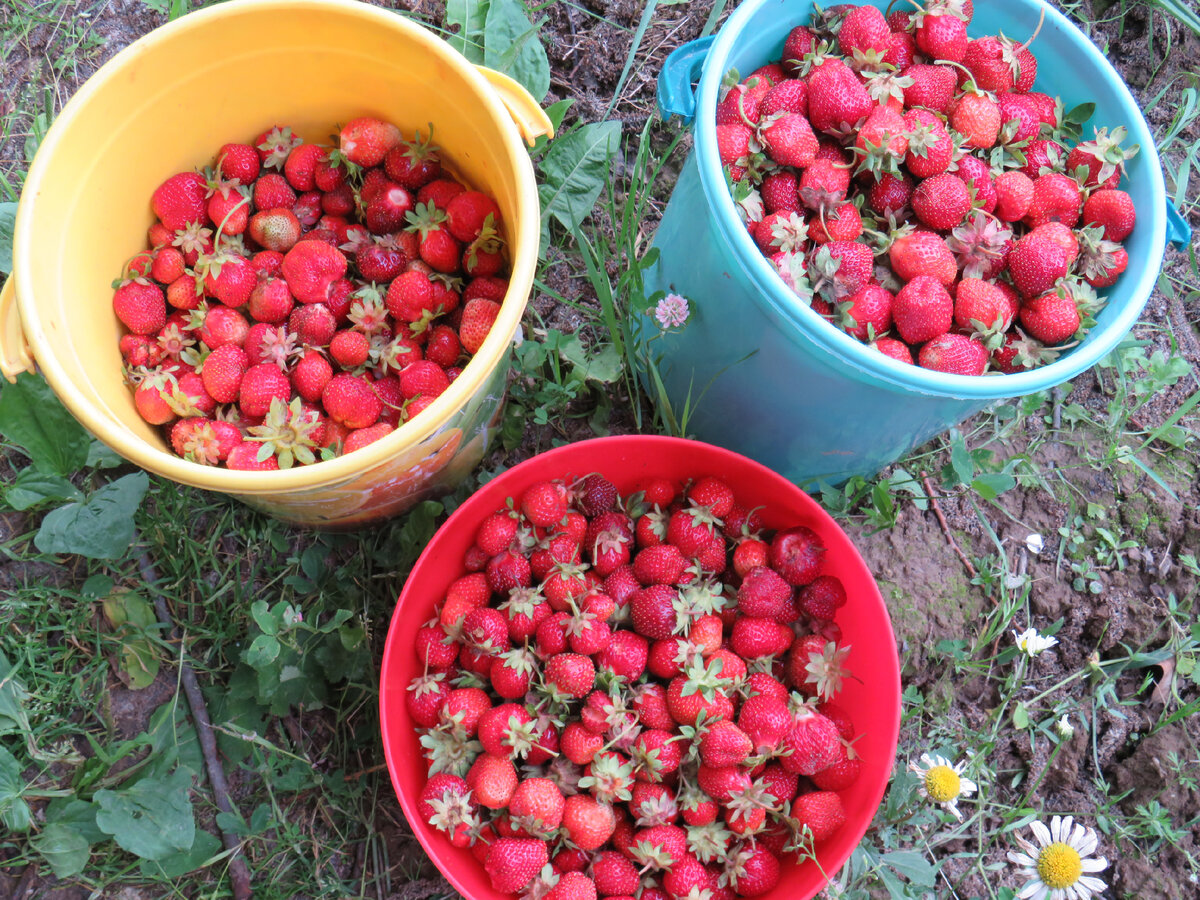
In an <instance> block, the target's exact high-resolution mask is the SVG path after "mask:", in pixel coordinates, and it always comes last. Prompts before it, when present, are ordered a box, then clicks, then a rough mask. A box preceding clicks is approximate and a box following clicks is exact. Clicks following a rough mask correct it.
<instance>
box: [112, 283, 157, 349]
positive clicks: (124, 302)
mask: <svg viewBox="0 0 1200 900" xmlns="http://www.w3.org/2000/svg"><path fill="white" fill-rule="evenodd" d="M117 285H119V286H117V287H116V290H115V291H114V292H113V312H115V313H116V314H117V318H118V319H120V320H121V324H122V325H124V326H125V327H126V328H128V329H129V330H130V331H131V332H133V333H134V334H141V335H149V334H156V333H157V332H159V331H161V330H162V328H163V326H164V325H166V322H167V301H166V296H165V295H164V294H163V291H162V288H160V287H159V286H158V285H156V284H151V283H150V282H149V281H148V280H146V279H145V278H141V277H138V278H133V279H128V280H125V281H118V282H117Z"/></svg>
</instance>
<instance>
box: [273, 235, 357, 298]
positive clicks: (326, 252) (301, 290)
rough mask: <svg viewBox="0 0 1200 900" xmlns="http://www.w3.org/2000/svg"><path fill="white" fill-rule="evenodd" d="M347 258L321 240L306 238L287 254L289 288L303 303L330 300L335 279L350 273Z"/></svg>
mask: <svg viewBox="0 0 1200 900" xmlns="http://www.w3.org/2000/svg"><path fill="white" fill-rule="evenodd" d="M346 267H347V264H346V257H345V256H343V255H342V253H341V252H340V251H339V250H337V249H336V248H334V247H331V246H329V245H328V244H325V243H322V242H320V241H302V242H301V243H298V244H296V245H295V246H293V247H292V249H290V250H289V251H288V252H287V254H286V255H285V256H284V257H283V266H282V273H283V277H284V279H285V280H286V281H287V286H288V290H290V291H291V292H292V296H294V297H295V298H296V299H297V300H298V301H299V302H301V303H321V302H324V301H326V300H328V299H329V298H330V296H331V293H332V286H333V284H334V282H336V281H337V280H338V279H340V278H341V277H342V276H343V275H345V274H346Z"/></svg>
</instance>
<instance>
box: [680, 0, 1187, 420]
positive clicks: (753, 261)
mask: <svg viewBox="0 0 1200 900" xmlns="http://www.w3.org/2000/svg"><path fill="white" fill-rule="evenodd" d="M779 2H780V0H747V2H745V3H743V4H742V5H741V6H739V7H738V8H737V9H736V10H735V11H734V12H733V14H732V15H731V16H730V17H729V19H728V20H727V21H726V22H725V24H724V25H723V26H722V27H721V30H720V31H719V32H718V33H717V36H716V40H715V41H714V42H713V44H712V47H711V49H710V50H709V52H708V57H707V59H706V60H705V63H704V70H703V73H702V74H701V76H700V82H699V87H698V88H697V92H696V125H695V127H694V129H693V134H694V140H695V146H696V153H697V157H698V158H697V169H698V172H699V175H700V184H701V186H702V188H703V190H704V193H705V196H706V198H707V200H708V202H709V205H710V208H712V209H713V210H715V213H716V218H717V223H718V226H719V227H720V229H721V231H722V233H723V236H724V237H725V239H726V240H728V241H730V242H731V243H732V245H733V249H734V251H735V257H736V258H737V260H738V263H739V264H740V265H741V267H742V269H743V271H744V272H745V274H746V275H748V276H749V277H750V279H751V281H752V282H753V283H754V284H755V285H756V286H757V287H758V289H759V293H758V294H757V298H758V299H760V300H762V301H763V302H765V303H766V304H768V305H769V306H771V307H773V308H774V310H775V311H776V312H777V313H779V314H780V315H781V317H782V319H783V320H784V322H786V323H788V324H789V325H791V326H792V328H793V329H794V330H795V331H796V332H798V333H800V334H802V335H803V336H805V337H806V338H808V339H809V340H811V341H812V342H814V343H815V344H816V345H817V346H819V347H820V348H821V349H822V350H824V351H826V352H828V353H830V354H832V355H834V356H836V357H838V358H839V359H841V360H842V361H843V362H845V363H847V364H849V365H851V366H853V367H855V368H857V369H859V370H860V371H862V372H864V373H866V374H869V375H871V376H874V377H876V378H880V379H883V380H885V381H887V382H890V383H891V384H894V385H898V386H901V387H904V388H907V389H909V390H912V391H916V392H918V393H921V394H926V395H936V396H947V397H955V398H963V399H979V400H999V399H1004V398H1007V397H1017V396H1022V395H1025V394H1032V393H1036V392H1037V391H1041V390H1046V389H1049V388H1052V387H1054V386H1056V385H1059V384H1062V383H1063V382H1065V381H1069V380H1070V379H1072V378H1074V377H1076V376H1077V375H1079V374H1080V373H1081V372H1084V371H1086V370H1087V369H1090V368H1091V367H1092V366H1094V365H1095V364H1096V363H1097V362H1099V361H1100V360H1101V359H1102V358H1103V357H1105V356H1107V355H1108V354H1109V353H1110V352H1112V350H1113V348H1114V347H1116V346H1117V344H1119V343H1120V342H1121V340H1122V339H1123V338H1124V337H1125V335H1126V334H1128V332H1129V331H1130V329H1132V328H1133V326H1134V325H1135V324H1136V323H1137V321H1138V319H1139V317H1140V316H1141V313H1142V310H1143V308H1144V307H1145V305H1146V302H1147V301H1148V300H1149V299H1150V294H1151V293H1152V292H1153V290H1154V286H1155V283H1156V281H1157V279H1158V275H1159V272H1160V270H1161V268H1162V260H1163V255H1164V253H1165V251H1166V240H1167V221H1166V212H1165V204H1166V184H1165V182H1164V180H1163V173H1162V163H1161V161H1160V160H1159V156H1158V149H1157V146H1156V145H1155V142H1154V136H1153V135H1152V134H1151V132H1150V129H1149V126H1147V124H1146V120H1145V117H1144V116H1143V115H1142V113H1141V108H1140V107H1139V106H1138V104H1137V101H1136V100H1135V98H1134V97H1133V95H1132V94H1130V93H1129V89H1128V88H1127V87H1126V85H1125V82H1124V80H1123V79H1122V78H1121V76H1120V75H1119V74H1118V73H1117V71H1116V70H1115V69H1114V68H1113V67H1112V64H1111V63H1109V61H1108V59H1107V58H1106V57H1105V56H1104V55H1103V54H1102V53H1100V51H1099V50H1098V49H1097V48H1096V46H1095V45H1094V44H1093V43H1092V42H1091V41H1090V40H1089V39H1088V38H1087V36H1086V35H1085V34H1083V32H1082V31H1080V30H1079V29H1078V28H1077V27H1076V26H1075V25H1074V24H1073V23H1072V22H1071V21H1070V20H1069V19H1067V17H1066V16H1064V15H1063V14H1062V13H1061V12H1059V11H1058V10H1057V9H1055V8H1054V7H1053V6H1051V5H1049V4H1046V3H1036V4H1035V3H1034V2H1032V0H1014V3H1013V5H1016V6H1030V7H1032V6H1035V5H1036V7H1037V8H1038V10H1039V11H1040V10H1041V9H1045V11H1046V18H1047V20H1048V21H1047V23H1046V24H1048V25H1052V26H1054V27H1056V28H1058V29H1061V30H1063V31H1065V32H1067V33H1068V34H1070V35H1071V36H1072V37H1073V38H1074V39H1075V41H1076V42H1077V43H1078V44H1080V46H1081V48H1082V50H1083V52H1084V54H1085V55H1087V56H1088V57H1089V58H1090V59H1091V61H1092V62H1093V63H1094V64H1095V65H1096V66H1097V68H1098V69H1099V71H1100V72H1101V73H1102V74H1103V75H1104V78H1105V80H1106V82H1107V83H1108V87H1109V88H1110V89H1112V90H1113V91H1114V92H1115V93H1116V95H1117V99H1118V100H1119V101H1120V103H1121V105H1122V106H1125V107H1126V108H1127V109H1128V110H1129V111H1130V112H1131V113H1132V115H1130V116H1129V121H1127V122H1124V123H1115V124H1124V125H1125V126H1126V128H1127V129H1128V130H1129V137H1130V139H1131V141H1132V143H1136V144H1139V145H1140V147H1141V149H1140V151H1139V153H1140V154H1147V160H1148V162H1149V163H1150V164H1149V165H1148V166H1147V168H1148V169H1149V178H1150V180H1151V185H1150V187H1151V194H1152V196H1153V200H1152V202H1151V203H1150V208H1149V209H1148V210H1142V209H1139V210H1138V215H1139V220H1138V226H1139V227H1140V228H1148V229H1149V232H1150V238H1149V240H1150V244H1149V246H1150V257H1149V258H1148V259H1147V260H1146V263H1147V264H1146V265H1145V266H1144V267H1143V268H1142V271H1141V272H1140V274H1139V275H1138V278H1137V281H1136V282H1135V283H1134V284H1133V285H1132V286H1131V289H1132V296H1133V297H1134V298H1137V297H1141V300H1140V302H1139V301H1137V300H1136V299H1135V300H1134V301H1133V302H1130V303H1127V304H1126V305H1125V306H1124V308H1122V309H1121V310H1120V311H1119V313H1118V315H1117V316H1116V317H1115V318H1113V319H1111V320H1109V321H1107V322H1105V323H1104V324H1103V325H1102V326H1101V325H1098V326H1096V327H1095V328H1093V329H1092V330H1091V332H1090V333H1089V335H1088V337H1087V338H1086V339H1085V341H1084V342H1083V343H1081V344H1080V345H1079V346H1078V347H1077V348H1075V349H1073V350H1072V351H1070V352H1069V353H1067V354H1066V355H1065V356H1063V357H1062V358H1061V359H1058V360H1056V361H1055V362H1052V363H1049V364H1047V365H1045V366H1041V367H1039V368H1036V369H1031V370H1029V371H1028V372H1018V373H1014V374H1008V375H1005V374H988V375H984V376H976V375H951V374H946V373H943V372H937V371H934V370H931V369H924V368H921V367H920V366H918V365H908V364H907V363H901V362H897V361H896V360H894V359H891V358H890V357H888V356H885V355H884V354H882V353H879V352H878V351H874V350H871V349H870V347H868V346H867V345H866V344H864V343H862V342H861V341H859V340H857V339H856V338H853V337H851V336H850V335H848V334H846V333H845V332H844V331H842V330H840V329H838V328H836V327H835V326H834V325H832V324H831V323H829V322H827V321H826V320H825V319H823V318H821V316H819V315H818V314H817V313H815V312H814V311H813V310H812V309H811V308H810V307H809V306H807V305H806V304H805V303H803V302H802V301H801V300H800V299H799V297H797V296H796V295H795V294H794V293H792V292H791V291H790V290H789V289H788V288H787V286H786V285H785V284H784V283H783V281H782V280H781V279H780V278H779V275H778V273H776V272H775V271H774V270H773V269H772V267H771V266H770V264H769V263H768V261H767V258H766V257H765V256H763V255H762V252H761V251H760V250H759V249H758V246H757V245H756V244H755V242H754V240H753V238H751V236H750V233H749V232H748V231H747V230H746V228H745V227H744V226H743V225H742V223H741V219H740V218H739V216H738V213H737V209H736V207H735V205H734V202H733V198H732V197H731V196H730V194H729V190H728V188H727V187H726V183H725V179H724V176H723V174H722V170H721V164H720V159H719V157H718V155H717V148H716V109H717V99H718V92H719V90H720V88H721V82H722V79H723V78H724V76H725V73H726V72H727V71H728V70H729V68H730V65H729V57H730V55H731V54H732V52H733V50H734V48H735V46H736V44H737V42H738V39H739V38H740V37H741V34H742V31H743V30H744V28H745V27H746V25H747V23H748V22H749V21H750V20H751V19H752V18H753V17H754V16H755V15H756V14H757V13H758V11H759V9H760V8H761V7H763V6H765V5H767V4H768V3H776V4H778V3H779ZM795 24H800V23H799V21H798V20H797V21H796V22H795ZM763 62H764V63H766V62H769V60H764V61H763ZM1043 87H1044V86H1043ZM1131 274H1132V271H1131V268H1130V269H1126V271H1125V273H1124V274H1122V276H1121V278H1123V279H1124V278H1128V277H1130V275H1131ZM1106 309H1107V307H1106Z"/></svg>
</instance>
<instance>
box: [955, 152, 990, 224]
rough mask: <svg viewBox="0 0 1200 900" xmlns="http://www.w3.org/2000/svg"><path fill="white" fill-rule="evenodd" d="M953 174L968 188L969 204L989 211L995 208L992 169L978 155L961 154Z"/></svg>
mask: <svg viewBox="0 0 1200 900" xmlns="http://www.w3.org/2000/svg"><path fill="white" fill-rule="evenodd" d="M954 174H955V175H957V176H958V177H959V179H961V180H962V182H963V183H964V184H965V185H967V187H968V188H969V189H970V206H969V207H968V208H971V207H974V208H975V209H982V210H983V211H984V212H988V213H990V212H991V211H992V210H994V209H995V208H996V187H995V182H994V181H993V179H992V170H991V167H990V166H988V164H987V163H985V162H984V161H983V160H982V159H980V158H979V157H978V156H970V155H967V156H963V157H961V158H960V159H959V160H958V168H957V169H955V170H954Z"/></svg>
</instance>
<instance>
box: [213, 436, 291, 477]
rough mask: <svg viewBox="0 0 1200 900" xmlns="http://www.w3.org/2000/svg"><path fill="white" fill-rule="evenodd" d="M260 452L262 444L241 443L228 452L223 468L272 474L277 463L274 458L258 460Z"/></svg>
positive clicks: (252, 442) (268, 457) (254, 442)
mask: <svg viewBox="0 0 1200 900" xmlns="http://www.w3.org/2000/svg"><path fill="white" fill-rule="evenodd" d="M260 450H262V444H260V443H258V442H257V441H243V442H242V443H240V444H238V445H237V446H236V447H234V448H233V449H232V450H230V451H229V456H227V457H226V458H225V467H226V468H228V469H234V470H238V471H243V472H274V471H275V470H277V469H278V468H279V463H278V462H277V461H276V459H275V457H274V456H267V457H266V458H265V459H259V458H258V456H259V451H260Z"/></svg>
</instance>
